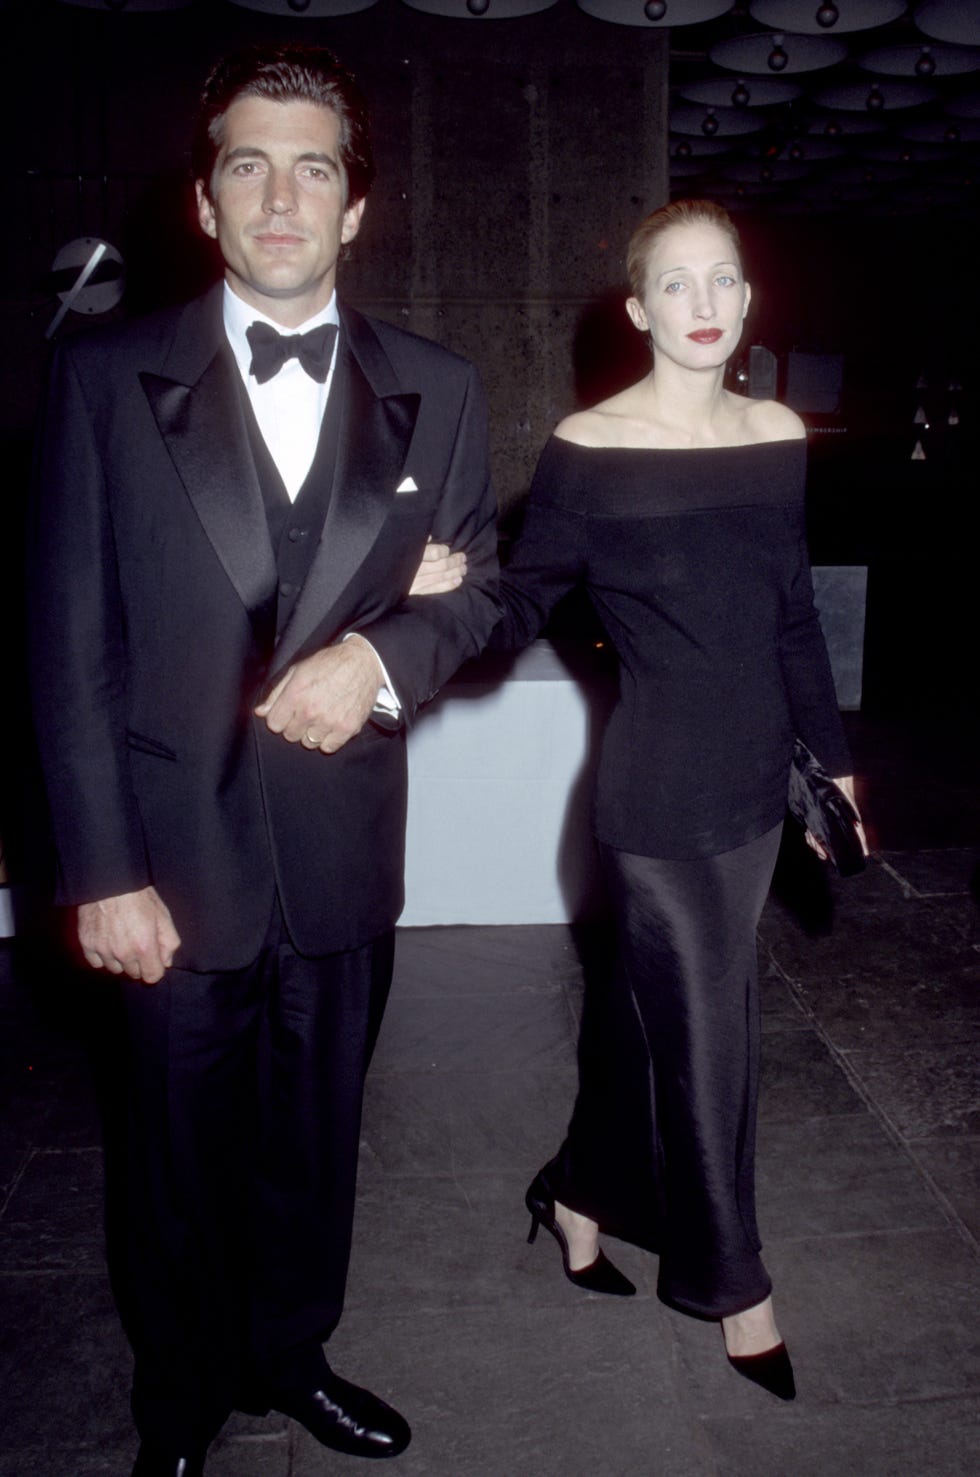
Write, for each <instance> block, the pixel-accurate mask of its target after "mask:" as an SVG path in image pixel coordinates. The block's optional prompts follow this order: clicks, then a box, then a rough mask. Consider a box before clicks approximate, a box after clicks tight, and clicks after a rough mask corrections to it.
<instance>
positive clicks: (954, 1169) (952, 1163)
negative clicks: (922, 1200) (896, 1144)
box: [909, 1136, 980, 1242]
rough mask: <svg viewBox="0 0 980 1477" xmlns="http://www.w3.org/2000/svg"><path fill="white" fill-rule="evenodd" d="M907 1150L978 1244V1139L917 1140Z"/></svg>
mask: <svg viewBox="0 0 980 1477" xmlns="http://www.w3.org/2000/svg"><path fill="white" fill-rule="evenodd" d="M909 1149H910V1152H911V1154H912V1156H913V1158H914V1159H915V1160H916V1162H917V1163H918V1164H921V1166H922V1168H923V1170H925V1172H926V1173H927V1174H928V1175H929V1176H930V1177H931V1178H932V1179H933V1180H934V1181H935V1183H936V1185H937V1187H938V1188H939V1190H940V1191H941V1193H942V1194H943V1195H945V1196H946V1198H947V1200H948V1201H949V1202H950V1205H951V1206H952V1209H953V1211H954V1212H955V1214H956V1215H957V1216H958V1217H959V1219H960V1220H961V1221H962V1223H963V1225H964V1226H965V1227H966V1228H967V1230H968V1231H969V1232H971V1234H972V1235H973V1236H974V1238H975V1239H976V1240H977V1241H978V1242H980V1138H968V1137H966V1136H963V1137H960V1138H934V1139H916V1140H915V1141H914V1142H913V1143H911V1144H910V1145H909Z"/></svg>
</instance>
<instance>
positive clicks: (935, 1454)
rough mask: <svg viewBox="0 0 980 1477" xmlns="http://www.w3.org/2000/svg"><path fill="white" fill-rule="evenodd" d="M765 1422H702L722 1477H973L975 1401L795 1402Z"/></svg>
mask: <svg viewBox="0 0 980 1477" xmlns="http://www.w3.org/2000/svg"><path fill="white" fill-rule="evenodd" d="M771 1405H772V1407H774V1408H773V1409H771V1410H770V1411H769V1413H768V1419H766V1420H764V1421H763V1420H750V1419H748V1418H746V1417H744V1416H743V1417H739V1418H732V1419H724V1418H718V1419H713V1418H711V1417H710V1416H709V1417H708V1418H707V1419H706V1420H705V1422H704V1432H705V1437H706V1440H707V1442H708V1444H709V1446H710V1447H711V1449H712V1451H713V1452H714V1454H715V1457H716V1460H717V1462H718V1465H719V1469H720V1470H721V1471H723V1472H724V1473H725V1477H831V1474H838V1473H839V1474H841V1477H843V1474H848V1473H858V1472H859V1473H861V1474H862V1477H920V1474H926V1473H929V1474H934V1477H939V1474H942V1477H974V1474H975V1472H976V1469H977V1468H976V1453H977V1447H978V1445H980V1400H978V1399H977V1398H976V1397H975V1396H974V1397H971V1398H964V1399H955V1400H938V1401H909V1402H908V1403H906V1404H898V1405H886V1406H871V1407H868V1408H864V1409H855V1408H854V1407H851V1408H846V1409H844V1408H841V1407H839V1406H829V1407H827V1408H824V1409H814V1407H813V1406H812V1404H809V1403H807V1402H805V1401H804V1400H802V1399H799V1400H797V1401H796V1402H795V1403H794V1404H793V1405H789V1406H783V1407H779V1408H775V1407H776V1402H775V1401H772V1402H771Z"/></svg>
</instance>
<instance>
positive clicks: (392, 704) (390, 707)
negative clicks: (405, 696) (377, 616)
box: [343, 631, 402, 720]
mask: <svg viewBox="0 0 980 1477" xmlns="http://www.w3.org/2000/svg"><path fill="white" fill-rule="evenodd" d="M352 636H360V639H361V640H362V641H363V642H364V645H365V646H370V647H371V650H372V651H373V652H374V654H375V656H376V657H378V666H379V667H380V668H381V676H382V678H383V681H382V683H381V686H380V687H379V688H378V695H377V697H376V698H375V700H374V709H373V711H374V712H375V713H383V714H384V715H385V717H387V718H395V719H399V720H400V719H401V716H402V705H401V703H400V702H399V701H398V694H397V693H396V692H395V688H394V684H393V683H392V680H391V678H390V677H389V676H388V668H387V667H386V666H385V664H384V662H383V661H382V660H381V658H380V656H378V652H377V649H376V648H375V647H374V646H371V642H370V641H369V640H368V639H367V637H366V636H361V633H360V631H348V632H347V635H346V636H345V637H344V638H343V639H344V640H345V641H349V640H350V638H351V637H352Z"/></svg>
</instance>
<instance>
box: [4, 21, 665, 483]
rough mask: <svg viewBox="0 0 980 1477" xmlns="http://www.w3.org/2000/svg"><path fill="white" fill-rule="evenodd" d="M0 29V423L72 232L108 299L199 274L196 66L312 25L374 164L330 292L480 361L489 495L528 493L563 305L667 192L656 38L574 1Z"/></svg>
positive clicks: (151, 298)
mask: <svg viewBox="0 0 980 1477" xmlns="http://www.w3.org/2000/svg"><path fill="white" fill-rule="evenodd" d="M3 30H4V40H5V43H6V46H7V54H8V56H10V57H11V58H16V59H17V60H16V65H15V68H14V70H13V72H12V75H11V81H12V83H13V86H14V89H15V92H16V98H15V111H14V115H13V126H14V129H15V133H16V137H17V140H18V145H17V149H16V166H17V169H18V175H19V189H18V194H19V201H20V205H19V208H18V217H19V220H20V224H21V227H22V230H21V232H19V233H18V237H17V239H16V240H15V241H14V242H13V243H12V244H13V245H14V247H15V251H14V259H13V261H12V262H11V264H10V267H9V268H8V269H7V271H6V272H5V273H4V276H3V282H4V289H3V295H4V298H5V299H6V301H5V302H4V304H3V309H4V315H5V317H6V318H7V319H8V321H9V328H8V332H9V334H10V336H11V339H12V340H13V345H14V351H15V353H16V355H17V359H18V368H17V369H16V371H14V370H12V369H11V370H10V371H9V378H7V379H6V380H5V381H4V383H3V385H2V389H0V396H2V401H3V404H4V407H5V420H6V422H7V425H8V428H9V431H11V432H14V433H20V432H23V431H24V430H25V429H26V428H27V427H29V425H30V423H31V421H32V419H33V413H34V406H35V403H36V398H37V388H38V381H39V376H40V372H41V364H42V362H43V357H44V339H43V335H44V330H45V328H46V326H47V324H48V323H49V322H50V320H51V318H52V317H53V315H54V305H53V304H52V301H51V297H50V292H49V291H46V289H45V279H46V278H47V277H48V275H49V270H50V267H51V263H52V260H53V258H54V255H55V252H56V251H57V250H58V248H59V247H60V246H61V245H63V244H64V242H65V241H66V240H69V239H71V238H72V237H76V236H105V237H106V238H107V239H108V240H110V241H111V242H112V243H113V244H114V245H116V246H117V247H119V249H120V250H121V251H122V253H123V256H124V258H125V260H126V262H127V267H128V270H129V283H128V292H127V303H126V310H127V311H133V310H139V309H142V308H145V307H148V306H150V305H152V304H154V303H158V302H161V301H167V300H171V299H173V298H179V297H182V296H184V295H186V294H187V292H188V291H194V290H196V288H197V287H199V286H200V285H201V283H202V281H204V280H207V279H208V274H209V272H210V271H211V270H212V268H211V263H210V259H209V257H208V255H207V253H206V252H205V251H204V249H203V246H202V244H201V243H200V242H199V241H198V239H197V237H196V227H195V226H193V224H192V223H191V214H190V210H191V206H190V201H191V194H190V191H189V184H188V179H187V168H186V154H187V146H188V141H189V135H190V125H191V120H192V117H193V113H194V107H195V99H196V94H197V90H198V88H199V86H200V82H201V80H202V78H203V74H204V73H205V71H206V70H207V67H208V65H209V63H210V62H211V60H212V59H213V58H214V57H215V56H216V55H218V54H219V53H220V52H221V51H223V50H225V49H227V48H229V47H231V46H233V45H236V44H239V43H241V42H244V41H249V40H258V39H270V38H275V39H288V38H296V39H301V38H304V37H309V38H312V39H316V40H320V41H324V42H326V43H328V44H329V45H331V46H333V47H334V48H335V49H336V50H337V51H338V52H339V53H340V55H341V56H342V57H343V58H344V60H345V61H347V62H348V63H349V64H350V65H351V66H352V68H353V69H354V71H355V72H356V73H357V74H358V76H359V77H360V78H361V80H362V83H363V85H364V87H365V90H366V91H367V93H368V96H369V98H370V100H371V103H372V105H373V109H374V114H375V127H376V142H377V153H378V166H379V177H378V182H377V185H376V187H375V190H374V191H373V192H372V195H371V199H370V202H369V207H368V211H367V214H366V216H365V221H364V226H363V228H362V232H361V236H360V239H359V241H358V242H357V244H356V247H355V249H354V252H353V254H352V257H351V260H350V262H349V263H348V264H347V265H346V266H345V267H344V268H343V271H342V279H341V280H342V290H343V291H344V292H345V293H346V294H347V295H348V297H349V298H351V299H352V300H353V301H354V302H355V303H357V305H358V306H361V307H363V308H365V309H366V310H367V311H369V312H373V313H377V314H379V315H380V316H382V317H385V318H389V319H391V320H392V321H394V322H397V323H401V324H404V325H405V326H406V327H409V328H411V329H414V330H415V331H417V332H419V333H422V334H425V335H427V336H430V337H433V338H436V339H439V340H440V341H442V342H443V343H445V344H448V345H449V346H450V347H452V348H454V349H457V350H458V351H459V352H461V353H464V354H466V355H467V356H469V357H471V358H473V359H474V360H475V361H476V362H477V363H478V364H479V365H480V368H481V370H482V372H483V374H484V376H485V379H486V382H487V387H488V390H489V393H490V398H491V405H492V412H493V426H494V463H495V473H496V479H497V483H498V488H499V492H500V496H501V501H502V502H503V503H507V502H509V501H511V500H512V499H514V498H515V497H517V496H518V495H519V493H520V492H522V491H523V490H524V488H525V487H526V485H527V481H528V478H529V473H530V471H531V469H532V467H533V461H534V458H535V456H536V453H537V450H538V449H539V447H540V444H541V442H542V440H543V439H544V437H545V435H546V434H547V431H548V429H549V428H550V426H551V425H552V424H553V423H554V421H555V419H556V418H557V417H558V416H560V415H561V414H563V413H564V412H565V411H566V410H567V409H568V408H569V406H570V405H571V404H572V402H573V399H574V395H575V383H574V377H575V367H574V353H573V351H574V344H575V336H576V329H577V326H578V323H579V320H580V318H581V316H582V314H583V312H584V310H585V309H586V308H587V307H588V305H589V304H591V303H592V302H593V301H594V300H595V299H596V297H597V296H601V295H602V294H603V293H604V292H607V291H609V290H610V289H611V288H613V287H614V286H615V285H616V284H617V283H618V281H619V280H620V276H621V262H622V252H623V246H624V243H625V240H626V238H627V237H628V235H629V231H630V229H631V226H632V224H633V222H635V221H636V220H637V219H638V218H639V217H640V216H641V215H643V214H644V213H645V212H646V211H648V210H652V209H654V208H655V207H656V206H657V205H659V204H662V203H663V201H664V199H665V198H666V192H667V178H666V152H665V146H664V137H665V126H664V120H665V117H666V96H667V71H666V36H665V35H664V34H662V33H659V32H655V31H645V32H642V33H640V34H638V35H636V36H631V37H630V38H629V45H628V46H625V45H624V38H623V36H622V35H621V34H620V31H619V28H618V27H610V26H604V25H602V24H601V23H599V22H596V21H594V20H591V19H590V18H589V17H587V16H585V15H583V14H582V13H581V12H579V11H578V10H577V9H575V8H573V7H569V8H568V9H567V10H563V11H562V12H561V13H558V14H554V13H547V14H544V15H541V16H531V17H528V18H527V19H525V20H522V21H519V22H500V23H499V24H497V25H495V26H493V27H482V26H468V25H465V24H460V23H458V22H457V23H453V22H450V21H446V20H440V19H438V18H436V17H430V16H426V15H422V14H420V13H419V12H414V11H410V10H408V9H406V7H404V6H402V5H400V4H397V3H395V0H387V3H382V4H381V5H378V6H376V7H375V8H374V9H372V10H370V11H368V12H364V13H362V14H360V15H355V16H351V17H348V18H346V19H341V20H335V21H307V22H296V21H293V22H289V21H283V20H281V19H280V20H276V19H271V18H266V17H262V16H260V15H256V14H254V13H251V12H248V11H244V10H241V9H238V8H235V7H233V6H218V7H209V8H208V9H207V10H201V11H198V10H195V9H194V8H192V9H191V10H187V11H178V12H173V13H170V14H148V15H146V14H144V15H140V14H132V15H122V14H116V15H102V14H100V13H99V12H97V11H96V12H93V11H89V10H78V9H72V8H69V7H65V6H60V5H57V4H55V3H53V0H49V3H45V0H36V3H35V4H34V5H33V6H32V7H31V9H30V10H29V12H25V10H24V9H23V8H12V9H9V10H7V11H6V12H4V13H3ZM8 239H9V238H8ZM78 323H79V319H78V316H77V315H72V318H71V319H69V320H66V323H65V326H64V330H63V331H65V332H71V331H74V330H75V329H76V328H77V327H78Z"/></svg>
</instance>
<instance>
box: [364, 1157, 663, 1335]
mask: <svg viewBox="0 0 980 1477" xmlns="http://www.w3.org/2000/svg"><path fill="white" fill-rule="evenodd" d="M527 1184H528V1177H527V1176H526V1175H524V1176H518V1175H514V1174H511V1175H483V1176H479V1177H476V1176H467V1175H459V1176H458V1177H456V1178H453V1179H449V1178H440V1179H435V1178H432V1177H429V1178H419V1179H415V1178H411V1179H409V1178H401V1179H396V1180H383V1181H373V1182H372V1183H371V1184H370V1185H368V1186H362V1189H361V1192H360V1194H359V1196H358V1203H357V1218H356V1222H355V1237H354V1253H353V1257H352V1261H351V1273H350V1282H349V1286H348V1294H347V1307H348V1309H352V1308H355V1307H357V1308H361V1307H363V1308H370V1307H371V1306H375V1307H383V1308H385V1309H387V1310H388V1311H390V1312H406V1313H418V1314H419V1315H423V1314H425V1313H429V1312H448V1311H450V1310H451V1309H467V1308H470V1309H471V1308H497V1309H498V1310H500V1313H501V1317H505V1316H508V1314H507V1313H506V1311H505V1310H508V1309H510V1308H512V1307H514V1306H517V1307H522V1306H526V1307H531V1306H536V1305H539V1304H557V1305H558V1306H559V1307H566V1306H567V1305H569V1304H570V1303H571V1304H574V1303H575V1302H576V1301H577V1300H580V1299H583V1298H586V1299H588V1298H589V1297H594V1296H596V1295H595V1294H585V1293H583V1292H582V1291H581V1290H579V1289H577V1288H574V1287H572V1285H571V1284H570V1283H569V1282H568V1280H567V1278H566V1277H565V1276H564V1275H563V1272H562V1265H561V1254H560V1252H559V1249H558V1246H557V1244H556V1243H555V1241H554V1239H553V1238H552V1237H551V1236H550V1235H549V1234H548V1232H547V1231H542V1232H541V1233H540V1234H539V1237H538V1240H537V1241H536V1242H535V1244H534V1246H533V1247H532V1246H529V1245H528V1240H527V1236H528V1231H529V1229H530V1218H529V1216H528V1214H527V1211H526V1208H525V1205H524V1192H525V1190H526V1188H527ZM614 1255H615V1260H616V1264H617V1266H620V1267H621V1269H622V1270H623V1272H625V1273H626V1275H627V1276H630V1277H634V1280H635V1278H636V1277H642V1275H643V1271H644V1263H645V1262H649V1261H650V1258H649V1257H647V1256H645V1255H644V1253H643V1252H641V1251H638V1250H637V1249H636V1248H635V1247H631V1246H625V1245H623V1244H622V1243H619V1244H617V1246H616V1250H615V1253H614ZM641 1295H642V1290H641Z"/></svg>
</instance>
